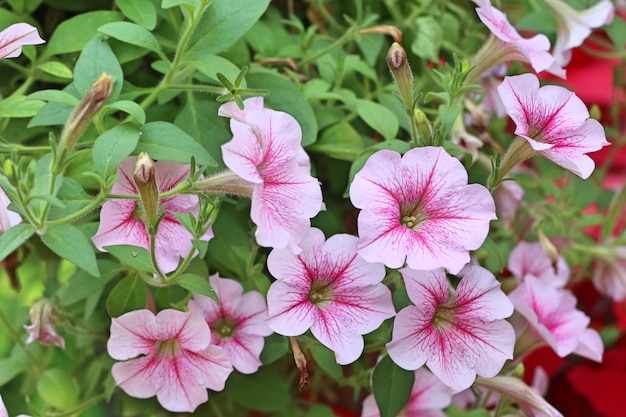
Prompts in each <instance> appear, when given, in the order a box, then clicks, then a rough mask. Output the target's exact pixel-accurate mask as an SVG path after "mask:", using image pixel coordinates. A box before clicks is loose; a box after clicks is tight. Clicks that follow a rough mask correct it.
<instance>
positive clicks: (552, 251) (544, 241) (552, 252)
mask: <svg viewBox="0 0 626 417" xmlns="http://www.w3.org/2000/svg"><path fill="white" fill-rule="evenodd" d="M537 237H538V239H539V244H540V245H541V249H542V250H543V251H544V253H545V254H546V255H547V256H548V258H549V259H550V262H551V264H552V269H554V273H555V274H557V273H558V270H557V262H558V261H559V250H558V249H557V248H556V246H554V243H552V242H551V241H550V239H548V237H547V236H546V235H545V234H544V233H543V230H541V229H537Z"/></svg>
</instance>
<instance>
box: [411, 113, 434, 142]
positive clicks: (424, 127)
mask: <svg viewBox="0 0 626 417" xmlns="http://www.w3.org/2000/svg"><path fill="white" fill-rule="evenodd" d="M413 118H414V120H415V127H417V132H418V133H419V135H420V138H421V139H422V143H425V144H426V143H430V142H431V138H432V136H433V128H432V126H431V125H430V121H429V120H428V117H427V116H426V113H424V112H423V111H422V110H420V109H417V108H416V109H415V110H413Z"/></svg>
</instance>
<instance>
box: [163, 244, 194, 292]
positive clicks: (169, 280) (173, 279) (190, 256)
mask: <svg viewBox="0 0 626 417" xmlns="http://www.w3.org/2000/svg"><path fill="white" fill-rule="evenodd" d="M195 251H196V249H195V248H193V249H191V251H189V253H188V254H187V256H186V257H185V259H184V260H183V263H182V264H180V266H179V267H178V268H176V272H174V274H172V275H171V276H170V277H167V278H166V279H165V281H164V282H163V284H165V285H169V284H172V283H174V282H176V280H177V279H178V278H179V277H180V276H181V275H182V274H183V272H185V271H186V270H187V267H188V266H189V263H190V262H191V259H193V254H194V252H195Z"/></svg>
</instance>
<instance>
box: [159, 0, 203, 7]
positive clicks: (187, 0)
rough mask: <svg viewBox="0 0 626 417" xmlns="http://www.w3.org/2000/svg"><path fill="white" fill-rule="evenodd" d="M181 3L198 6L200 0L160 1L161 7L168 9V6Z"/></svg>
mask: <svg viewBox="0 0 626 417" xmlns="http://www.w3.org/2000/svg"><path fill="white" fill-rule="evenodd" d="M181 4H188V5H189V6H193V7H198V6H199V5H200V0H163V1H162V2H161V8H163V9H169V8H170V7H174V6H180V5H181Z"/></svg>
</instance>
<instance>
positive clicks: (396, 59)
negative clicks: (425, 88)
mask: <svg viewBox="0 0 626 417" xmlns="http://www.w3.org/2000/svg"><path fill="white" fill-rule="evenodd" d="M387 65H388V66H389V69H390V70H391V73H392V74H393V78H394V79H395V80H396V83H397V84H398V89H399V90H400V95H401V96H402V101H403V102H404V106H405V107H406V108H407V109H412V108H413V73H412V72H411V68H410V67H409V62H408V60H407V56H406V51H405V50H404V48H402V46H400V44H399V43H397V42H394V43H393V44H392V45H391V48H389V52H387Z"/></svg>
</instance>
